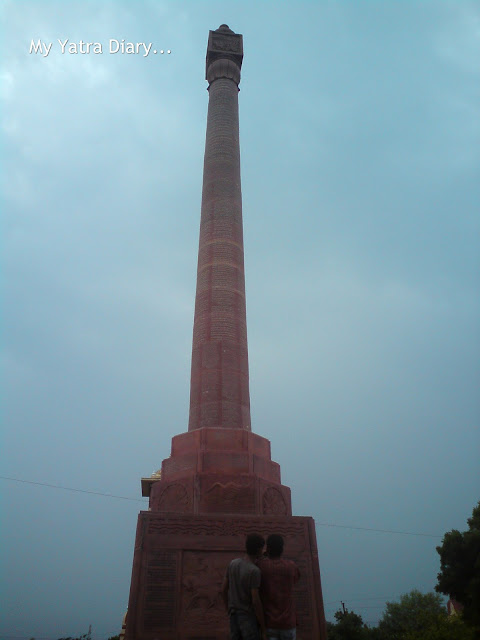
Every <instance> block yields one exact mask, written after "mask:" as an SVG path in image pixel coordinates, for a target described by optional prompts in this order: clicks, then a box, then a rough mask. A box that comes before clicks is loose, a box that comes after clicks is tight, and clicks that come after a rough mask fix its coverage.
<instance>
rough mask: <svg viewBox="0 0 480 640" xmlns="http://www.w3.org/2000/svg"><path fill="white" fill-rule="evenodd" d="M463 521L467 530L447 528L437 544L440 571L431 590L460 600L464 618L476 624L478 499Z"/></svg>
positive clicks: (479, 601) (479, 622)
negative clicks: (450, 529)
mask: <svg viewBox="0 0 480 640" xmlns="http://www.w3.org/2000/svg"><path fill="white" fill-rule="evenodd" d="M467 522H468V531H464V532H463V533H460V531H457V530H456V529H453V530H452V531H449V532H448V533H446V534H445V535H444V536H443V541H442V544H441V545H440V546H439V547H437V552H438V553H439V555H440V573H439V574H438V576H437V579H438V583H437V586H436V587H435V590H436V591H438V592H439V593H444V594H445V595H448V596H450V597H451V598H455V600H458V602H460V603H461V604H463V606H464V609H463V618H464V620H465V622H467V623H469V624H471V625H473V626H476V627H480V502H479V503H478V504H477V506H476V507H474V509H473V512H472V517H471V518H469V519H468V521H467Z"/></svg>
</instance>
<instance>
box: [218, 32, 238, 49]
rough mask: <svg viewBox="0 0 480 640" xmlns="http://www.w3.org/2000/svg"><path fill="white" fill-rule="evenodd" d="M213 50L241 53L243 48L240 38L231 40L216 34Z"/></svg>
mask: <svg viewBox="0 0 480 640" xmlns="http://www.w3.org/2000/svg"><path fill="white" fill-rule="evenodd" d="M212 49H215V50H216V51H228V52H233V53H241V51H242V48H241V42H240V38H229V37H228V36H224V35H220V34H218V33H215V34H213V36H212Z"/></svg>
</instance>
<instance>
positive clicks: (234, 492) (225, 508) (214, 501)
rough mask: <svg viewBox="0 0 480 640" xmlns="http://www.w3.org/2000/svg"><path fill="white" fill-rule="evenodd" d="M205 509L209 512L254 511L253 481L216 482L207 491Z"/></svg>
mask: <svg viewBox="0 0 480 640" xmlns="http://www.w3.org/2000/svg"><path fill="white" fill-rule="evenodd" d="M203 509H204V510H205V511H209V512H222V513H254V512H255V490H254V487H253V483H252V482H248V483H244V484H237V483H235V482H225V483H222V482H215V484H213V485H212V486H211V487H209V489H207V490H206V491H205V499H204V500H203Z"/></svg>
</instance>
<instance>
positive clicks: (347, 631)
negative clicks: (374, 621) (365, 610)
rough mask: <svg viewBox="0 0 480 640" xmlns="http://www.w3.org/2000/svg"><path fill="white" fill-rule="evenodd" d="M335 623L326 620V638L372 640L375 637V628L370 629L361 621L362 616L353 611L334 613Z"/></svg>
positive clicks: (329, 639) (331, 639)
mask: <svg viewBox="0 0 480 640" xmlns="http://www.w3.org/2000/svg"><path fill="white" fill-rule="evenodd" d="M335 620H336V621H337V623H336V624H334V623H332V622H327V636H328V640H373V638H377V637H378V636H377V635H375V633H376V629H370V628H369V627H367V625H366V624H365V623H364V622H363V620H362V616H359V615H358V614H356V613H354V612H353V611H345V612H343V611H342V610H341V609H339V610H338V611H337V612H336V613H335Z"/></svg>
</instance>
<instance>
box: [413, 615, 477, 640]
mask: <svg viewBox="0 0 480 640" xmlns="http://www.w3.org/2000/svg"><path fill="white" fill-rule="evenodd" d="M474 633H475V632H474V630H473V629H472V628H471V627H468V626H467V625H466V624H465V623H464V622H463V620H462V619H461V618H459V617H458V616H448V615H447V614H446V613H443V614H441V615H439V616H438V617H437V618H436V619H432V620H431V622H430V624H429V626H428V627H425V628H424V629H422V630H421V631H410V632H409V633H407V634H406V635H404V636H403V638H402V640H474V639H475V635H474Z"/></svg>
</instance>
